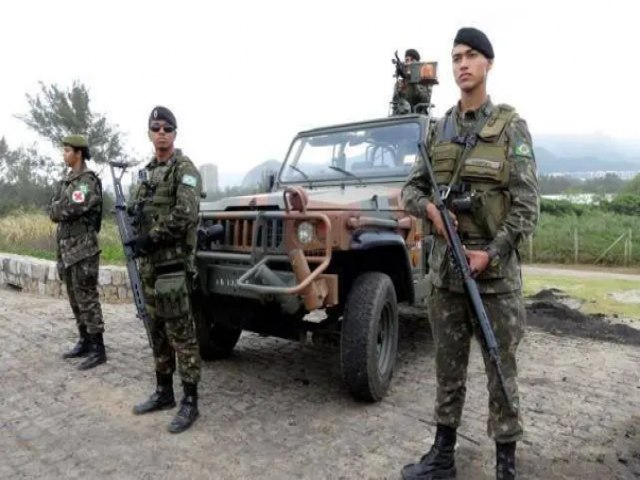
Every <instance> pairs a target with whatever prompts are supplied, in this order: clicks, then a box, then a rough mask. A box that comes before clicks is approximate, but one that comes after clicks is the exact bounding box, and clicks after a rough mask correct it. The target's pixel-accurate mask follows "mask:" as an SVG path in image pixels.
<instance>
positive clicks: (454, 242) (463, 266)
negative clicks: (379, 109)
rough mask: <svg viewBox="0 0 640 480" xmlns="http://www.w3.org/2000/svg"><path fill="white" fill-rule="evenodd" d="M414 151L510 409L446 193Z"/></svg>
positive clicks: (421, 148)
mask: <svg viewBox="0 0 640 480" xmlns="http://www.w3.org/2000/svg"><path fill="white" fill-rule="evenodd" d="M418 149H419V151H420V155H421V156H422V159H423V160H424V163H425V167H426V171H427V175H428V177H429V182H430V183H431V185H432V186H433V204H434V205H435V206H436V208H437V209H438V211H439V212H440V218H442V222H443V223H444V228H445V230H446V233H447V240H448V242H449V251H450V253H451V257H452V260H453V263H454V266H455V269H456V271H457V272H458V274H459V275H460V276H461V277H462V280H463V283H464V290H465V292H466V294H467V299H468V300H469V305H470V306H471V310H472V312H473V314H474V316H475V317H476V319H477V320H478V324H479V325H480V331H481V332H482V338H483V339H484V343H485V347H486V349H487V353H488V355H489V359H490V360H491V363H492V364H493V368H495V371H496V375H497V376H498V382H499V383H500V389H501V390H502V395H503V396H504V399H505V401H506V402H507V405H508V406H509V408H510V409H513V405H512V404H511V399H510V397H509V392H507V387H506V385H505V380H504V375H503V374H502V367H501V365H500V356H499V352H498V343H497V342H496V336H495V334H494V333H493V329H492V328H491V323H490V322H489V317H488V316H487V311H486V310H485V308H484V305H483V304H482V298H481V297H480V292H479V290H478V284H477V283H476V281H475V280H474V278H473V277H472V276H471V270H470V269H469V264H468V263H467V257H466V256H465V254H464V247H463V246H462V241H461V240H460V236H459V235H458V232H457V231H456V229H455V227H454V224H453V220H452V219H451V215H450V213H449V209H448V208H447V206H446V205H445V203H444V200H445V199H446V195H447V193H445V198H443V195H442V194H441V192H440V187H439V186H438V183H437V182H436V176H435V174H434V173H433V167H432V166H431V162H430V161H429V155H428V154H427V149H426V147H425V145H424V143H422V142H421V143H419V144H418Z"/></svg>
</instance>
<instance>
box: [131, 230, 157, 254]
mask: <svg viewBox="0 0 640 480" xmlns="http://www.w3.org/2000/svg"><path fill="white" fill-rule="evenodd" d="M125 245H126V246H128V247H131V248H132V249H133V257H134V258H138V257H146V256H147V255H149V252H150V250H151V248H152V247H153V240H152V239H151V236H150V235H149V234H148V233H145V234H143V235H138V236H137V237H133V238H132V239H131V240H129V241H128V242H126V243H125Z"/></svg>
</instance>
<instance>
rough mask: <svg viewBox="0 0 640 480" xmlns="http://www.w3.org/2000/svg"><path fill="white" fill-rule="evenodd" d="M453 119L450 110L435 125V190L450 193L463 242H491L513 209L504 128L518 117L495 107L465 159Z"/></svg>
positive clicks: (433, 158)
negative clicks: (446, 190) (439, 188)
mask: <svg viewBox="0 0 640 480" xmlns="http://www.w3.org/2000/svg"><path fill="white" fill-rule="evenodd" d="M454 115H455V113H454V112H453V109H452V110H449V111H448V112H447V114H446V116H445V118H444V119H443V121H441V122H440V123H439V124H438V129H437V132H436V134H437V137H436V142H435V145H434V147H433V149H432V164H433V170H434V173H435V176H436V181H437V183H438V186H439V187H441V188H450V194H449V197H448V198H447V204H448V206H449V208H450V209H451V210H452V211H453V212H454V213H455V214H456V216H457V219H458V231H459V232H460V235H461V237H462V238H463V240H465V239H466V240H473V239H478V240H483V241H490V240H492V239H493V238H494V237H495V235H496V233H497V231H498V228H499V226H500V224H501V223H502V221H503V220H504V219H505V217H506V215H507V213H508V212H509V209H510V208H511V197H510V195H509V192H508V190H507V187H508V185H509V170H510V168H509V167H510V166H509V160H508V151H507V148H508V144H507V136H506V128H507V126H508V125H509V123H510V122H511V121H512V119H513V118H514V117H515V115H516V112H515V110H514V109H513V108H512V107H510V106H508V105H503V104H501V105H497V106H496V107H495V109H494V111H493V113H492V114H491V115H490V116H489V118H488V119H487V121H486V123H485V124H484V125H482V127H481V128H480V131H479V132H478V131H476V132H472V135H471V136H472V137H474V136H475V138H471V140H472V141H473V142H475V146H473V147H470V148H469V149H468V153H467V154H466V155H465V156H464V157H465V158H462V157H463V152H464V151H465V145H464V144H463V143H462V142H461V138H460V136H459V135H458V132H457V129H456V122H455V118H454ZM473 133H475V135H473ZM468 140H469V138H467V141H468Z"/></svg>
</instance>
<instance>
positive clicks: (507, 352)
mask: <svg viewBox="0 0 640 480" xmlns="http://www.w3.org/2000/svg"><path fill="white" fill-rule="evenodd" d="M482 301H483V303H484V306H485V309H486V311H487V315H488V316H489V319H490V321H491V326H492V328H493V331H494V333H495V337H496V341H497V343H498V349H499V351H500V362H501V366H502V373H503V375H504V378H505V383H506V388H507V391H508V392H509V394H510V396H511V399H512V403H513V404H514V406H515V409H514V410H512V409H510V408H509V407H508V406H507V405H506V403H505V401H504V399H503V397H502V393H501V389H500V384H499V382H498V378H497V375H496V373H495V369H494V368H493V365H492V364H491V362H490V360H489V357H488V355H487V354H486V352H485V349H484V343H483V341H482V333H481V332H480V327H479V326H478V324H477V321H476V320H475V318H474V317H473V316H472V314H471V313H470V309H469V306H468V303H467V299H466V296H465V295H464V294H461V293H453V292H450V291H449V290H446V289H440V288H433V290H432V293H431V295H430V298H429V319H430V323H431V329H432V331H433V338H434V343H435V349H436V375H437V381H438V389H437V398H436V405H435V418H436V421H437V422H438V423H441V424H444V425H448V426H450V427H454V428H457V427H458V426H459V424H460V417H461V416H462V408H463V406H464V400H465V395H466V391H467V389H466V386H465V383H466V378H467V365H468V364H469V348H470V343H471V337H472V336H473V335H475V336H476V338H477V339H478V340H479V341H480V344H481V345H483V348H482V354H483V359H484V365H485V371H486V373H487V377H488V382H487V389H488V390H489V419H488V424H487V433H488V435H489V437H491V438H493V439H495V441H497V442H500V443H506V442H511V441H518V440H520V439H521V438H522V433H523V426H522V418H521V416H520V408H519V397H518V385H517V376H518V369H517V365H516V350H517V348H518V344H519V343H520V340H521V339H522V337H523V335H524V327H525V308H524V300H523V298H522V292H520V291H516V292H509V293H496V294H484V295H482Z"/></svg>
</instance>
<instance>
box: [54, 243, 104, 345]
mask: <svg viewBox="0 0 640 480" xmlns="http://www.w3.org/2000/svg"><path fill="white" fill-rule="evenodd" d="M99 264H100V255H93V256H91V257H88V258H85V259H83V260H80V261H79V262H77V263H74V264H73V265H71V266H69V267H67V268H60V269H59V273H61V275H60V276H61V277H62V278H63V280H64V283H65V285H66V287H67V296H68V297H69V303H70V304H71V310H73V315H74V317H75V318H76V323H77V325H78V327H80V326H82V325H84V326H86V327H87V332H88V333H91V334H93V333H102V332H104V322H103V321H102V308H101V307H100V296H99V295H98V269H99Z"/></svg>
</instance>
